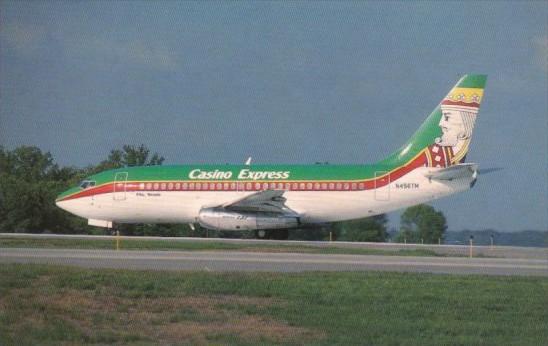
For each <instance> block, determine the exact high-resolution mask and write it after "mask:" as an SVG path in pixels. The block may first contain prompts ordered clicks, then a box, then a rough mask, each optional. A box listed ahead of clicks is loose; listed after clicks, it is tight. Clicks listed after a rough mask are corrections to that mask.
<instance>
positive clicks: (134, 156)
mask: <svg viewBox="0 0 548 346" xmlns="http://www.w3.org/2000/svg"><path fill="white" fill-rule="evenodd" d="M164 160H165V159H164V157H163V156H161V155H160V154H158V153H154V154H152V155H150V150H149V149H148V148H147V147H145V146H144V145H143V144H141V145H139V146H138V147H135V146H133V145H124V146H123V147H122V149H121V150H120V149H113V150H111V151H110V154H109V155H108V158H107V159H106V160H104V161H102V162H101V163H99V165H97V166H95V167H93V168H92V171H93V173H97V172H101V171H104V170H107V169H114V168H120V167H128V166H129V167H132V166H156V165H161V164H162V163H163V162H164Z"/></svg>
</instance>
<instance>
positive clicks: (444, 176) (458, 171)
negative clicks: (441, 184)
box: [425, 163, 478, 180]
mask: <svg viewBox="0 0 548 346" xmlns="http://www.w3.org/2000/svg"><path fill="white" fill-rule="evenodd" d="M477 174H478V165H477V164H476V163H461V164H458V165H454V166H450V167H447V168H442V169H437V170H430V171H428V172H427V173H426V174H425V176H426V177H427V178H429V179H434V180H453V179H458V178H465V177H475V176H476V175H477Z"/></svg>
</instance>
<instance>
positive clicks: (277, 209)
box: [221, 190, 295, 214]
mask: <svg viewBox="0 0 548 346" xmlns="http://www.w3.org/2000/svg"><path fill="white" fill-rule="evenodd" d="M284 193H285V191H284V190H264V191H259V192H256V193H253V194H251V195H248V196H245V197H243V198H240V199H238V200H235V201H232V202H228V203H225V204H223V205H221V207H222V208H224V209H227V210H234V211H250V212H269V213H280V214H295V213H294V212H293V211H292V210H291V209H289V208H288V207H287V206H286V205H285V201H286V198H285V197H284V196H283V194H284Z"/></svg>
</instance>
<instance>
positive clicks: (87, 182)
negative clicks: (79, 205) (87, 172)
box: [79, 180, 95, 189]
mask: <svg viewBox="0 0 548 346" xmlns="http://www.w3.org/2000/svg"><path fill="white" fill-rule="evenodd" d="M79 186H80V187H81V188H82V189H87V188H90V187H93V186H95V182H94V181H93V180H84V181H82V182H81V183H80V185H79Z"/></svg>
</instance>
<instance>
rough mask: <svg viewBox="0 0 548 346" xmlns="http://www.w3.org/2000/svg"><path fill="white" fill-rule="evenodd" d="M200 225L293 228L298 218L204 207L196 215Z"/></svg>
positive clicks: (225, 228) (243, 228) (233, 228)
mask: <svg viewBox="0 0 548 346" xmlns="http://www.w3.org/2000/svg"><path fill="white" fill-rule="evenodd" d="M198 222H199V223H200V226H202V227H205V228H208V229H217V230H221V231H253V230H259V229H284V228H295V227H297V226H298V225H299V218H297V217H293V216H285V215H277V214H273V213H258V212H257V213H250V212H236V211H227V210H224V209H221V208H204V209H202V210H200V214H199V215H198Z"/></svg>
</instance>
